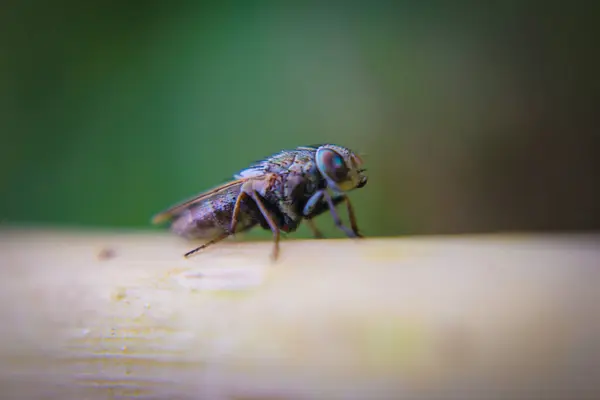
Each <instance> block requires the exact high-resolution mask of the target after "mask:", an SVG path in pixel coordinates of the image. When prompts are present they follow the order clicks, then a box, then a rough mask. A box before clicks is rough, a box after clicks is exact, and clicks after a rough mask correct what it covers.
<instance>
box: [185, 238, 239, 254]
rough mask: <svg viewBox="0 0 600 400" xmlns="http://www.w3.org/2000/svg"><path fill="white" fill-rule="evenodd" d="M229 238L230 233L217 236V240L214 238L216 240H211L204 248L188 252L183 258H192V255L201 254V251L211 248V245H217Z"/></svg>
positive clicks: (200, 247)
mask: <svg viewBox="0 0 600 400" xmlns="http://www.w3.org/2000/svg"><path fill="white" fill-rule="evenodd" d="M228 236H229V233H228V232H225V233H222V234H221V235H219V236H217V237H216V238H214V239H211V240H209V241H208V242H206V243H204V244H203V245H202V246H198V247H196V248H195V249H193V250H190V251H188V252H187V253H185V254H184V255H183V256H184V257H185V258H188V257H189V256H191V255H192V254H194V253H197V252H199V251H200V250H202V249H205V248H207V247H208V246H210V245H211V244H215V243H217V242H220V241H221V240H223V239H226V238H227V237H228Z"/></svg>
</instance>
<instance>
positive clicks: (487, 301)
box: [0, 229, 600, 400]
mask: <svg viewBox="0 0 600 400" xmlns="http://www.w3.org/2000/svg"><path fill="white" fill-rule="evenodd" d="M599 238H600V236H595V235H544V236H527V235H510V236H501V235H498V236H459V237H421V238H399V239H388V240H383V239H366V240H362V241H354V240H314V241H293V240H284V241H283V242H282V246H281V259H280V261H279V262H278V263H277V264H271V263H270V260H269V254H270V251H271V244H270V243H269V242H263V243H250V242H245V243H235V242H226V243H223V244H221V245H217V246H214V247H212V248H211V249H208V250H207V251H205V252H203V253H200V254H198V255H197V256H195V257H192V258H190V259H187V260H186V259H184V258H182V256H181V255H182V253H183V252H185V251H186V250H188V249H189V248H190V247H193V244H192V245H190V243H189V242H185V241H182V240H181V239H178V238H176V237H172V236H170V235H166V234H165V235H162V234H159V235H157V234H153V233H152V234H151V233H120V234H119V233H106V232H97V233H92V232H77V231H64V230H63V231H58V230H37V231H34V230H29V231H25V230H9V229H5V230H3V231H0V389H1V392H2V396H1V398H2V399H16V398H28V399H34V398H42V396H43V398H47V399H105V398H156V399H159V398H160V399H166V398H169V399H192V398H197V399H211V400H212V399H215V400H220V399H246V400H249V399H266V400H274V399H394V398H405V399H407V398H411V399H412V398H419V397H421V398H457V397H456V396H459V397H458V398H472V399H486V398H499V399H500V398H503V399H509V398H523V399H525V398H527V399H536V398H548V399H550V398H554V399H557V398H564V399H580V398H581V399H583V398H588V399H592V398H600V390H599V389H600V380H599V378H600V291H599V287H600V286H599V284H600V279H599V278H600V246H599V244H600V239H599Z"/></svg>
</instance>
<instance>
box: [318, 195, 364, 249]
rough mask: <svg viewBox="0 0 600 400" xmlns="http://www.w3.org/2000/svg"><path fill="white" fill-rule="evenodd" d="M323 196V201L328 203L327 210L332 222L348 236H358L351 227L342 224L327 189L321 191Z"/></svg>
mask: <svg viewBox="0 0 600 400" xmlns="http://www.w3.org/2000/svg"><path fill="white" fill-rule="evenodd" d="M323 197H324V198H325V201H326V202H327V204H328V205H329V211H330V212H331V217H332V218H333V222H334V223H335V226H337V227H338V228H340V229H341V230H342V231H344V233H345V234H346V236H348V237H351V238H356V237H360V236H359V235H358V234H356V233H355V232H354V230H353V229H348V227H346V226H344V224H343V223H342V219H341V218H340V216H339V215H338V213H337V211H336V209H335V204H334V203H333V199H332V198H331V195H330V194H329V193H328V192H327V191H323ZM344 197H346V196H345V195H344Z"/></svg>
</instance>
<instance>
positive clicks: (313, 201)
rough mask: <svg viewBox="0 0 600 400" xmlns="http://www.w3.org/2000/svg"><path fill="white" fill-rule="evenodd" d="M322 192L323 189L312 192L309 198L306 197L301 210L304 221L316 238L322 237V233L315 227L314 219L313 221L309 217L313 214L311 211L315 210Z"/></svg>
mask: <svg viewBox="0 0 600 400" xmlns="http://www.w3.org/2000/svg"><path fill="white" fill-rule="evenodd" d="M323 193H324V190H318V191H317V192H316V193H315V194H313V195H312V196H311V197H310V199H308V201H307V202H306V204H305V205H304V209H303V210H302V215H304V216H305V217H306V223H307V224H308V226H309V228H310V230H311V231H312V232H313V235H314V236H315V237H316V238H317V239H321V238H323V234H322V233H321V231H320V230H319V229H318V228H317V225H316V224H315V221H313V219H312V218H310V216H311V215H312V214H313V212H314V211H315V208H316V207H317V205H318V204H319V203H320V202H321V200H322V199H323Z"/></svg>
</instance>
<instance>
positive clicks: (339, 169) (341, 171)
mask: <svg viewBox="0 0 600 400" xmlns="http://www.w3.org/2000/svg"><path fill="white" fill-rule="evenodd" d="M317 166H318V167H319V170H320V171H321V173H322V174H323V175H326V176H327V178H329V179H331V180H332V181H334V182H336V183H337V182H342V181H344V180H346V179H347V177H348V172H349V169H348V167H347V166H346V163H345V162H344V158H343V157H342V156H341V155H339V154H338V153H336V152H335V151H333V150H331V149H322V150H319V151H318V152H317Z"/></svg>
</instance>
